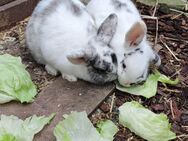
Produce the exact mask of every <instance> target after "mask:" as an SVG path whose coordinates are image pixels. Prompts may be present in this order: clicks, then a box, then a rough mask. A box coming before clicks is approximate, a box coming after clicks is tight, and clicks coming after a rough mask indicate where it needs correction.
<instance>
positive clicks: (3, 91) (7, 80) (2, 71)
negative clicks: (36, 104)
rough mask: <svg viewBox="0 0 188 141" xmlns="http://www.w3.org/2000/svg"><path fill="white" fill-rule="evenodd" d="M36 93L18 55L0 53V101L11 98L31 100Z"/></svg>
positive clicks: (21, 100)
mask: <svg viewBox="0 0 188 141" xmlns="http://www.w3.org/2000/svg"><path fill="white" fill-rule="evenodd" d="M36 94H37V89H36V86H35V85H34V84H33V82H32V80H31V77H30V75H29V73H28V72H27V71H26V70H25V65H23V64H22V62H21V58H20V57H13V56H11V55H8V54H5V55H0V103H1V104H2V103H6V102H9V101H12V100H17V101H20V102H21V103H23V102H32V101H33V98H34V97H35V95H36Z"/></svg>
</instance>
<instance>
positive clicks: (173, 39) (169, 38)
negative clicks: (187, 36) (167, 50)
mask: <svg viewBox="0 0 188 141" xmlns="http://www.w3.org/2000/svg"><path fill="white" fill-rule="evenodd" d="M163 38H164V39H168V40H172V41H179V39H175V38H171V37H165V36H163ZM181 41H182V42H186V43H188V41H186V40H182V39H181Z"/></svg>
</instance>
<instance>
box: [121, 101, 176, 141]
mask: <svg viewBox="0 0 188 141" xmlns="http://www.w3.org/2000/svg"><path fill="white" fill-rule="evenodd" d="M119 112H120V114H119V122H120V124H122V125H123V126H125V127H127V128H129V129H130V130H131V131H132V132H134V133H135V134H137V135H138V136H140V137H142V138H144V139H146V140H148V141H168V140H172V139H175V138H176V135H175V133H173V132H172V131H170V128H171V124H170V123H169V121H168V118H167V116H166V115H165V114H163V113H161V114H155V113H153V112H151V111H150V110H148V109H146V108H145V107H143V106H142V105H141V104H139V103H138V102H136V101H132V102H126V103H125V104H123V105H122V106H121V107H119Z"/></svg>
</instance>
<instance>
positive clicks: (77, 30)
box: [26, 0, 117, 84]
mask: <svg viewBox="0 0 188 141" xmlns="http://www.w3.org/2000/svg"><path fill="white" fill-rule="evenodd" d="M116 26H117V16H116V15H115V14H111V15H110V14H109V15H108V16H107V18H105V19H104V21H103V22H102V23H101V26H99V29H98V30H97V28H96V25H95V23H94V20H93V18H92V17H91V16H90V14H88V12H87V11H86V8H85V6H84V5H83V4H82V3H81V2H80V1H79V0H42V1H41V2H39V4H38V5H37V7H36V8H35V10H34V12H33V14H32V16H31V19H30V21H29V23H28V26H27V29H26V42H27V45H28V48H29V49H30V51H31V53H32V55H33V56H34V58H35V60H36V61H37V62H38V63H41V64H44V65H45V69H46V70H47V72H48V73H50V74H52V75H56V74H57V72H58V71H59V72H61V74H62V77H63V78H65V79H67V80H69V81H77V78H80V79H83V80H86V81H89V82H92V83H96V84H103V83H105V82H109V81H113V80H115V79H116V78H117V74H116V73H117V59H116V55H115V54H114V51H113V50H112V48H110V47H109V46H108V44H109V43H110V41H111V39H112V37H113V35H114V33H115V31H116Z"/></svg>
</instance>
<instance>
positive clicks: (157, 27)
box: [154, 19, 159, 46]
mask: <svg viewBox="0 0 188 141" xmlns="http://www.w3.org/2000/svg"><path fill="white" fill-rule="evenodd" d="M158 30H159V21H158V19H156V32H155V44H154V46H156V45H157V41H158Z"/></svg>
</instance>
